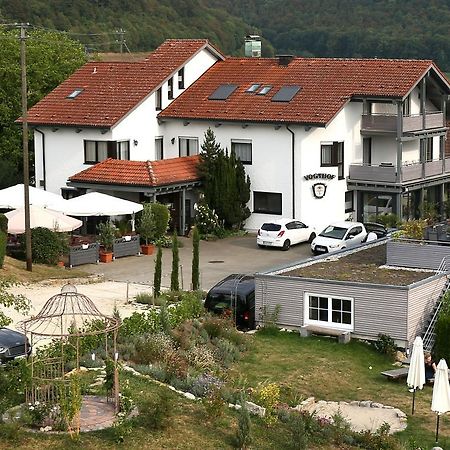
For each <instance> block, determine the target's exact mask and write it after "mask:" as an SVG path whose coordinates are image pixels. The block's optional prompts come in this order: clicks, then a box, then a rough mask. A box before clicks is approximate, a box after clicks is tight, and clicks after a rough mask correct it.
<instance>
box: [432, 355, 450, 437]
mask: <svg viewBox="0 0 450 450" xmlns="http://www.w3.org/2000/svg"><path fill="white" fill-rule="evenodd" d="M431 411H434V412H435V413H437V422H436V442H438V438H439V416H440V415H441V414H445V413H446V412H448V411H450V384H449V382H448V367H447V363H446V362H445V359H441V360H440V361H439V364H438V365H437V367H436V374H435V376H434V386H433V398H432V400H431Z"/></svg>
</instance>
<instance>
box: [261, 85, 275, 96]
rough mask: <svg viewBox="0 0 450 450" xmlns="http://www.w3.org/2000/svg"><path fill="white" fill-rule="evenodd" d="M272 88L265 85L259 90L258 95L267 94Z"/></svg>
mask: <svg viewBox="0 0 450 450" xmlns="http://www.w3.org/2000/svg"><path fill="white" fill-rule="evenodd" d="M271 89H272V86H263V87H262V88H261V90H260V91H259V92H257V94H258V95H266V94H267V93H268V92H269V91H270V90H271Z"/></svg>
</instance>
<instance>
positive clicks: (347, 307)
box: [305, 294, 353, 330]
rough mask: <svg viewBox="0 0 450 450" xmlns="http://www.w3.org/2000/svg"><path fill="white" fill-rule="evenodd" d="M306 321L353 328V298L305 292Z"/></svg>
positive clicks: (348, 328) (334, 326)
mask: <svg viewBox="0 0 450 450" xmlns="http://www.w3.org/2000/svg"><path fill="white" fill-rule="evenodd" d="M305 323H306V324H320V325H326V326H328V327H329V326H331V327H333V328H341V329H347V330H352V329H353V299H351V298H345V297H344V298H342V297H334V296H333V297H329V296H323V295H314V294H305Z"/></svg>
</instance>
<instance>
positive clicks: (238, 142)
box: [231, 139, 253, 166]
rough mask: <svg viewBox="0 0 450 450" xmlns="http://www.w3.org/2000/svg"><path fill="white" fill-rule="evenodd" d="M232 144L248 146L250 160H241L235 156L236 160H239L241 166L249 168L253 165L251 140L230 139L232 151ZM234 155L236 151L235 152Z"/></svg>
mask: <svg viewBox="0 0 450 450" xmlns="http://www.w3.org/2000/svg"><path fill="white" fill-rule="evenodd" d="M233 144H250V159H249V160H248V159H241V158H240V157H239V155H237V154H236V158H238V159H240V160H241V162H242V164H244V165H249V166H251V165H252V163H253V143H252V140H251V139H231V149H233V147H234V146H233ZM235 153H236V151H235Z"/></svg>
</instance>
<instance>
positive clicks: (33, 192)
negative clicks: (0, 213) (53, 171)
mask: <svg viewBox="0 0 450 450" xmlns="http://www.w3.org/2000/svg"><path fill="white" fill-rule="evenodd" d="M29 192H30V205H34V206H41V207H43V208H50V209H53V210H54V211H64V205H65V202H66V201H67V200H64V199H63V198H62V197H61V196H60V195H56V194H53V193H52V192H49V191H44V190H43V189H37V188H35V187H33V186H30V189H29ZM24 203H25V197H24V186H23V184H16V185H15V186H10V187H7V188H5V189H1V190H0V208H2V209H18V208H23V207H24Z"/></svg>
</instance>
